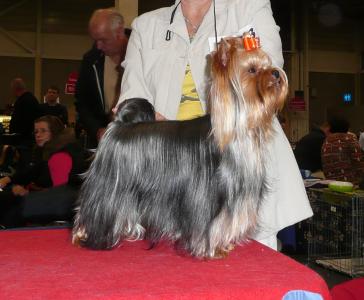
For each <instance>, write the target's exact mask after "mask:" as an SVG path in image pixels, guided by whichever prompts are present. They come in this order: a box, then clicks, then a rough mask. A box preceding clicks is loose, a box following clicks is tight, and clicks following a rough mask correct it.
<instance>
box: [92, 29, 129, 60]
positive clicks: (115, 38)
mask: <svg viewBox="0 0 364 300" xmlns="http://www.w3.org/2000/svg"><path fill="white" fill-rule="evenodd" d="M90 36H91V38H92V39H93V40H94V41H95V43H96V47H97V49H99V50H101V51H102V52H103V53H104V54H105V55H106V56H113V55H120V53H121V52H122V49H123V45H124V43H125V40H126V36H125V34H124V28H123V27H120V28H118V29H115V31H114V32H113V31H112V30H111V29H110V28H109V26H106V24H92V25H91V26H90Z"/></svg>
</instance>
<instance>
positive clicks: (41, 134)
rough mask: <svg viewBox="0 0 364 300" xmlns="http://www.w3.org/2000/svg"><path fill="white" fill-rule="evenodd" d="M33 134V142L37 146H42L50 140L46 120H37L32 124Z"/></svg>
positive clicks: (50, 134)
mask: <svg viewBox="0 0 364 300" xmlns="http://www.w3.org/2000/svg"><path fill="white" fill-rule="evenodd" d="M34 136H35V143H36V144H37V146H39V147H43V146H44V144H45V143H46V142H48V141H50V140H51V138H52V133H51V131H50V129H49V125H48V123H47V122H37V123H35V124H34Z"/></svg>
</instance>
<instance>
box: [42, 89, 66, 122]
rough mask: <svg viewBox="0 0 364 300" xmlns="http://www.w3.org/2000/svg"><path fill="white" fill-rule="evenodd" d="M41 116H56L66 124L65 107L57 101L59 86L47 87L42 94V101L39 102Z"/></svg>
mask: <svg viewBox="0 0 364 300" xmlns="http://www.w3.org/2000/svg"><path fill="white" fill-rule="evenodd" d="M40 110H41V114H42V116H46V115H51V116H55V117H58V118H59V119H60V120H61V121H62V122H63V124H64V125H68V111H67V107H66V106H64V105H62V104H61V103H59V88H58V87H56V86H55V85H51V86H50V87H48V89H47V92H46V94H45V96H44V103H42V104H40Z"/></svg>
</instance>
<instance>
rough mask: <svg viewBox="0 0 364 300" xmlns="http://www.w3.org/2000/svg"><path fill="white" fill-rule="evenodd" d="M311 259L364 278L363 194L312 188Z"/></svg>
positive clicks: (310, 221)
mask: <svg viewBox="0 0 364 300" xmlns="http://www.w3.org/2000/svg"><path fill="white" fill-rule="evenodd" d="M308 195H309V198H310V202H311V205H312V209H313V211H314V216H313V217H312V218H310V219H309V220H307V224H308V226H307V229H308V230H307V231H306V233H305V238H306V239H307V245H308V259H309V261H311V262H312V261H314V262H316V263H317V264H320V265H322V266H324V267H326V268H330V269H334V270H337V271H340V272H343V273H345V274H348V275H350V276H352V277H357V276H363V275H364V257H363V254H364V192H363V191H361V192H360V191H358V192H355V193H351V194H344V193H335V192H331V191H329V190H328V189H309V190H308Z"/></svg>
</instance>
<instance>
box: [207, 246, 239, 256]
mask: <svg viewBox="0 0 364 300" xmlns="http://www.w3.org/2000/svg"><path fill="white" fill-rule="evenodd" d="M234 247H235V245H234V244H229V245H228V246H227V247H225V248H218V249H216V250H215V254H214V256H213V257H212V258H213V259H221V258H226V257H228V255H229V253H230V251H231V250H233V249H234Z"/></svg>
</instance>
